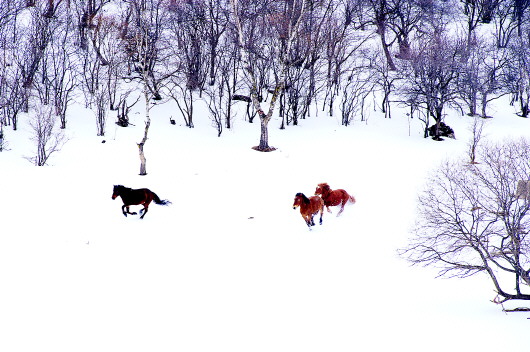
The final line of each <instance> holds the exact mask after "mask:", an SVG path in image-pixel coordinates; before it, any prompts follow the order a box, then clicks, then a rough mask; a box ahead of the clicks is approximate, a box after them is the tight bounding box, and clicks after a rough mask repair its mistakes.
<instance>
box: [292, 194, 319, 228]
mask: <svg viewBox="0 0 530 352" xmlns="http://www.w3.org/2000/svg"><path fill="white" fill-rule="evenodd" d="M297 207H300V214H302V217H303V218H304V220H305V222H306V224H307V226H308V227H309V228H311V226H315V221H314V220H313V216H315V215H316V214H317V213H318V212H320V225H322V214H323V213H324V201H323V200H322V198H320V197H316V196H312V197H309V198H307V197H306V196H305V195H304V194H303V193H296V196H295V197H294V204H293V209H296V208H297Z"/></svg>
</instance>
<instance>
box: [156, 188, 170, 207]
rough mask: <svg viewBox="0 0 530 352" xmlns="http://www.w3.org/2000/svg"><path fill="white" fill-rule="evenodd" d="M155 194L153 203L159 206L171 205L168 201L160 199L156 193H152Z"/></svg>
mask: <svg viewBox="0 0 530 352" xmlns="http://www.w3.org/2000/svg"><path fill="white" fill-rule="evenodd" d="M151 193H153V201H154V202H155V204H159V205H169V204H171V202H170V201H169V200H167V199H160V198H159V197H158V196H157V195H156V193H155V192H152V191H151Z"/></svg>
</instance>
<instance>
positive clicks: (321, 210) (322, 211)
mask: <svg viewBox="0 0 530 352" xmlns="http://www.w3.org/2000/svg"><path fill="white" fill-rule="evenodd" d="M322 214H324V207H322V208H320V225H322Z"/></svg>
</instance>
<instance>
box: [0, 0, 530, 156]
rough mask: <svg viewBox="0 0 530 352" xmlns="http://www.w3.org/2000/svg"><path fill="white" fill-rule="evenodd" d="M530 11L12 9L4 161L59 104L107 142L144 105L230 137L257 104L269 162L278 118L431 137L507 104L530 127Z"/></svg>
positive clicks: (4, 80) (81, 5)
mask: <svg viewBox="0 0 530 352" xmlns="http://www.w3.org/2000/svg"><path fill="white" fill-rule="evenodd" d="M529 9H530V1H521V0H326V1H322V0H281V1H279V0H274V1H273V0H245V1H240V0H120V1H118V0H13V1H2V2H0V151H1V150H2V146H4V145H6V143H7V141H6V140H5V138H4V135H5V133H3V132H4V131H5V129H6V128H11V129H12V130H17V128H18V126H19V117H20V116H21V113H22V112H28V111H30V110H31V111H36V112H38V111H43V109H42V108H41V107H42V106H50V107H52V108H51V109H49V111H52V112H53V114H52V115H53V117H54V119H53V120H55V121H56V123H57V125H58V128H60V129H64V128H66V126H67V125H68V108H69V106H71V104H72V102H73V101H76V102H82V103H83V104H84V105H85V106H86V107H87V108H89V109H91V110H92V111H93V113H94V116H95V126H96V129H95V131H96V133H97V134H98V135H100V136H104V135H105V131H106V126H107V120H108V119H109V118H111V117H112V118H115V119H116V120H115V121H112V122H113V123H114V122H115V123H118V124H119V125H120V126H124V127H126V126H127V125H128V124H129V122H128V121H129V117H128V113H129V111H130V109H131V107H132V106H133V105H134V104H135V103H136V102H138V101H139V100H143V101H144V102H145V103H146V106H147V107H148V106H151V104H152V103H154V102H156V103H157V104H163V103H166V102H174V103H176V105H177V107H178V112H179V114H178V115H179V116H173V117H172V118H173V119H182V121H183V122H184V123H185V125H186V126H187V127H190V128H193V127H194V121H195V119H196V118H198V117H197V116H195V114H194V111H195V110H194V107H195V105H196V104H197V102H198V101H199V100H201V101H203V102H204V103H205V104H206V106H207V107H208V111H209V112H210V116H209V119H210V120H211V123H212V125H213V126H214V127H215V129H216V130H217V134H218V135H219V136H220V135H221V134H222V132H223V130H224V129H229V128H231V124H232V119H233V118H234V111H235V109H233V105H234V104H242V105H244V104H246V107H247V108H246V116H245V117H244V118H245V119H246V120H247V121H249V122H253V121H255V120H254V118H255V117H256V116H257V117H258V119H259V123H260V126H261V132H260V134H259V144H258V145H257V146H256V147H255V149H257V150H260V151H268V150H274V147H273V146H270V145H269V141H268V132H267V131H268V130H267V129H268V123H269V121H270V119H271V117H272V115H273V114H275V113H277V114H279V116H280V118H281V126H279V127H280V128H287V127H288V126H289V125H296V124H298V123H299V121H300V120H302V119H306V118H310V117H311V115H314V114H316V111H317V110H316V109H318V111H321V112H322V114H328V115H335V114H341V115H340V116H341V121H342V124H343V125H345V126H347V125H349V124H350V123H351V121H352V120H353V119H355V118H357V119H361V120H362V119H364V118H365V114H367V111H368V110H369V107H370V109H372V110H373V109H379V110H380V111H381V112H383V113H384V116H385V117H387V118H391V117H393V116H395V115H392V109H394V108H395V107H397V106H399V107H405V108H407V111H410V113H409V114H408V115H407V116H408V117H409V118H419V119H420V120H421V121H423V123H424V125H425V137H428V136H429V134H430V135H432V136H433V138H434V139H439V137H440V133H441V128H440V126H441V123H442V122H443V120H444V116H445V114H446V111H447V110H448V109H456V110H457V111H459V112H460V113H462V114H469V115H474V116H476V115H478V116H482V117H487V114H488V103H489V102H491V101H492V100H494V99H497V98H499V97H501V96H503V95H509V96H510V97H511V101H512V104H513V105H514V106H515V107H516V108H517V111H518V115H520V116H522V117H528V115H529V114H530V107H529V101H530V63H529V61H528V57H529V50H530V49H529V48H530V43H529V38H530V25H529V23H528V18H529V14H528V12H529ZM46 111H48V110H46ZM240 111H244V109H241V110H240ZM145 114H146V116H145V135H144V139H143V140H142V141H141V142H139V143H138V146H139V148H140V154H142V146H143V144H142V143H145V138H146V137H147V133H148V128H149V123H150V118H149V108H146V112H145ZM201 118H203V117H202V116H201ZM47 120H49V119H48V118H47ZM432 126H433V127H432ZM429 127H431V128H430V129H429ZM257 137H258V136H257ZM141 157H142V156H141Z"/></svg>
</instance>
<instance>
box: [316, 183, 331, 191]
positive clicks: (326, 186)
mask: <svg viewBox="0 0 530 352" xmlns="http://www.w3.org/2000/svg"><path fill="white" fill-rule="evenodd" d="M318 187H320V188H322V189H325V190H326V191H327V190H330V189H331V188H330V187H329V185H328V184H327V183H326V182H324V183H319V184H318Z"/></svg>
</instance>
